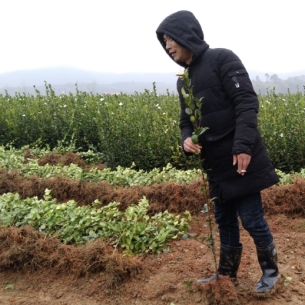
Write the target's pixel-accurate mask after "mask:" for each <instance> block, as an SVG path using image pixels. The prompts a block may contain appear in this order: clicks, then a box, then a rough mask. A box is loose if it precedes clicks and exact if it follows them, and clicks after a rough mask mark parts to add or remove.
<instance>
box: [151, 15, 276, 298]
mask: <svg viewBox="0 0 305 305" xmlns="http://www.w3.org/2000/svg"><path fill="white" fill-rule="evenodd" d="M156 33H157V38H158V40H159V41H160V43H161V45H162V46H163V48H164V50H165V51H166V53H167V54H168V55H169V56H170V58H171V59H173V60H174V61H175V62H176V63H177V64H179V65H180V66H182V67H184V68H188V73H189V77H190V79H191V81H192V85H193V94H194V96H195V97H197V98H202V97H203V99H202V108H201V114H202V121H201V126H202V127H208V130H207V131H205V132H204V133H203V134H202V135H201V136H200V137H199V143H198V144H194V143H193V142H192V139H191V136H192V132H193V131H194V129H193V125H192V123H191V121H190V117H189V115H188V114H187V113H186V112H185V108H186V107H187V106H186V104H185V101H184V98H183V95H182V93H181V88H182V86H183V81H182V80H181V79H180V78H179V79H178V81H177V89H178V93H179V98H180V104H181V113H180V125H179V126H180V129H181V135H182V145H183V150H184V151H185V153H186V154H192V153H195V152H200V153H201V157H202V159H203V160H204V161H203V166H204V169H205V170H206V171H207V175H208V179H209V186H210V187H209V188H210V196H211V198H214V197H216V199H215V202H214V203H215V204H214V214H215V220H216V223H217V224H218V228H219V233H220V243H221V245H220V260H219V266H218V272H219V274H221V275H228V276H230V277H231V278H232V279H235V278H236V275H237V270H238V267H239V264H240V260H241V255H242V244H241V243H240V231H239V223H238V216H239V217H240V219H241V222H242V225H243V227H244V228H245V229H246V230H247V231H248V232H249V234H250V235H251V237H252V238H253V240H254V243H255V245H256V248H257V255H258V262H259V264H260V267H261V269H262V273H263V275H262V277H261V279H260V280H259V281H258V282H257V284H256V286H255V288H254V292H255V293H256V294H258V295H260V296H266V295H267V294H269V293H270V292H274V291H275V288H276V284H277V283H278V282H279V279H280V274H279V271H278V266H277V252H276V247H275V243H274V240H273V236H272V234H271V232H270V229H269V226H268V224H267V222H266V221H265V219H264V212H263V207H262V200H261V196H260V191H261V190H263V189H265V188H268V187H270V186H272V185H274V184H276V183H277V182H278V181H279V179H278V177H277V175H276V173H275V171H274V168H273V166H272V164H271V162H270V159H269V157H268V155H267V153H266V150H265V147H264V145H263V143H262V140H261V136H260V133H259V131H258V129H257V112H258V108H259V102H258V98H257V95H256V93H255V92H254V90H253V87H252V83H251V81H250V79H249V75H248V73H247V71H246V69H245V67H244V65H243V64H242V62H241V61H240V59H239V58H238V57H237V56H236V55H235V54H234V53H233V52H232V51H230V50H227V49H221V48H218V49H211V48H209V45H208V44H207V43H206V42H205V41H204V35H203V32H202V29H201V26H200V24H199V22H198V20H197V19H196V18H195V16H194V15H193V14H192V13H191V12H189V11H178V12H176V13H173V14H171V15H170V16H168V17H167V18H165V19H164V20H163V21H162V23H161V24H160V25H159V27H158V29H157V31H156ZM215 278H216V276H215V275H213V276H212V277H211V278H207V279H199V280H198V281H199V282H200V283H206V282H208V281H210V280H213V279H215Z"/></svg>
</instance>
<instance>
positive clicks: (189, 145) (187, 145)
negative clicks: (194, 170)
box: [183, 137, 202, 153]
mask: <svg viewBox="0 0 305 305" xmlns="http://www.w3.org/2000/svg"><path fill="white" fill-rule="evenodd" d="M201 148H202V147H201V146H200V145H199V144H194V143H193V142H192V138H191V137H188V138H186V139H185V140H184V142H183V149H184V151H185V152H188V153H196V152H200V151H201Z"/></svg>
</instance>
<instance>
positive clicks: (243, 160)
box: [233, 153, 251, 176]
mask: <svg viewBox="0 0 305 305" xmlns="http://www.w3.org/2000/svg"><path fill="white" fill-rule="evenodd" d="M250 161H251V156H250V155H248V154H245V153H242V154H238V155H233V166H234V165H236V164H237V172H238V173H239V174H240V175H242V176H243V175H244V174H245V173H246V172H247V168H248V165H249V163H250Z"/></svg>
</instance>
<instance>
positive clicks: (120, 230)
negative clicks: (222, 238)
mask: <svg viewBox="0 0 305 305" xmlns="http://www.w3.org/2000/svg"><path fill="white" fill-rule="evenodd" d="M50 192H51V191H50V190H46V191H45V195H44V199H38V198H37V197H34V198H27V199H23V200H22V199H20V196H19V195H18V194H12V193H7V194H4V195H2V196H0V211H1V213H0V223H1V225H3V226H16V227H20V226H26V225H31V226H33V227H34V228H36V229H37V230H39V231H40V232H42V233H44V234H46V235H48V236H57V237H58V238H59V239H60V240H61V241H62V242H64V243H66V244H77V245H81V244H84V243H86V242H91V241H94V240H96V239H97V238H104V239H105V240H107V241H108V242H109V243H111V244H112V245H114V247H118V246H120V247H122V248H124V249H125V252H126V253H127V254H128V253H146V252H153V253H160V252H161V251H162V249H163V247H165V246H167V245H168V242H169V240H170V239H175V238H178V237H179V236H180V235H183V234H185V232H186V231H187V230H188V228H189V220H190V219H191V216H190V213H189V212H187V211H186V212H185V213H184V216H185V217H180V216H179V215H178V216H175V215H173V214H170V213H168V211H165V212H163V213H158V214H155V215H154V216H152V217H150V216H149V215H147V212H148V209H149V202H148V201H147V199H146V198H145V197H143V198H142V199H141V200H140V201H139V203H138V204H134V205H131V206H129V207H128V208H127V209H126V211H125V212H121V211H119V209H118V206H119V205H120V203H118V202H111V203H109V204H108V205H107V206H103V207H101V208H97V206H99V205H101V203H100V202H99V201H98V200H95V201H94V203H92V207H90V206H82V207H79V206H77V203H76V202H75V201H74V200H70V201H68V202H67V203H63V204H57V203H56V199H52V198H51V196H50Z"/></svg>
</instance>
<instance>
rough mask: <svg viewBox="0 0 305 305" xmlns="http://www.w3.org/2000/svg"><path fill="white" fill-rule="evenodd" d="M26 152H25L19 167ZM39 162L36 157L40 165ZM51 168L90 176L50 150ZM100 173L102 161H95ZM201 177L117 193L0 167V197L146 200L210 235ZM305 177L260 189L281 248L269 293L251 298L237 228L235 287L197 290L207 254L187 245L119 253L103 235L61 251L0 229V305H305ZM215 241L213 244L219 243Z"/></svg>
mask: <svg viewBox="0 0 305 305" xmlns="http://www.w3.org/2000/svg"><path fill="white" fill-rule="evenodd" d="M30 157H31V156H30V154H29V153H28V154H27V156H24V160H25V162H26V159H27V158H30ZM43 161H45V160H41V164H43V163H45V162H43ZM47 161H48V163H52V165H56V164H58V163H64V164H69V163H74V164H78V166H79V167H84V168H86V170H90V166H89V165H86V164H84V162H83V161H82V160H81V159H80V158H79V156H77V155H73V154H67V155H65V156H60V155H56V154H53V155H51V156H49V157H48V158H47ZM93 166H94V167H95V168H100V169H102V168H103V165H102V164H94V165H93ZM200 183H201V182H200V181H199V180H198V181H197V180H195V181H192V182H190V183H189V184H181V185H179V184H176V183H173V182H168V183H162V184H155V185H152V186H137V185H135V186H132V187H128V188H126V187H122V186H117V185H111V184H108V183H105V182H103V181H96V182H95V181H82V182H81V183H80V181H76V180H72V179H69V178H67V177H64V176H58V177H55V178H54V177H53V178H40V177H38V176H31V177H25V176H22V175H19V173H18V172H14V171H8V170H7V169H4V168H2V169H1V168H0V195H2V194H4V193H9V192H12V193H18V194H19V195H20V196H21V197H22V198H27V197H33V196H38V197H40V198H41V197H42V196H43V194H44V190H45V189H46V188H49V189H51V190H52V196H53V197H55V198H56V199H57V201H58V203H61V202H66V201H67V200H72V199H74V200H76V201H77V202H78V204H79V205H80V206H86V205H90V204H91V203H92V202H93V200H95V199H96V198H98V199H99V201H100V202H101V203H103V204H108V203H109V202H113V201H118V202H120V203H121V207H120V208H121V209H123V210H124V209H126V208H127V207H128V206H130V205H131V204H132V203H135V202H138V201H139V200H140V199H141V198H142V197H143V196H145V197H146V198H147V199H148V200H149V202H150V213H151V214H155V213H159V212H163V211H165V210H168V211H169V212H170V213H174V214H182V213H183V212H184V211H185V210H188V211H189V212H190V213H191V215H192V220H191V221H190V229H189V233H192V234H197V233H198V234H202V233H203V234H207V228H206V227H205V226H204V224H205V217H206V216H205V215H204V214H202V213H201V209H202V202H201V191H200ZM304 195H305V180H304V179H303V178H298V179H296V180H295V182H294V183H293V184H287V185H283V186H274V187H271V188H269V189H267V190H264V191H263V192H262V198H263V202H264V207H265V212H266V219H267V220H268V222H269V225H270V227H271V230H272V232H273V235H274V237H275V241H276V244H277V247H278V256H279V267H280V271H281V273H282V275H283V277H282V284H281V286H280V287H279V290H278V292H277V293H276V294H274V295H272V296H269V297H268V298H266V299H258V298H257V297H255V296H253V295H252V294H251V289H252V287H253V286H254V284H255V282H256V281H257V280H258V279H259V278H260V276H261V271H260V268H259V265H258V263H257V259H256V253H255V247H254V244H253V242H252V239H251V238H250V237H249V236H248V234H247V232H245V231H244V230H242V234H241V242H242V243H243V245H244V249H243V255H242V262H241V266H240V269H239V272H238V278H239V280H238V282H237V283H235V284H234V285H233V284H232V283H231V282H230V281H227V280H226V278H221V283H222V289H221V290H220V289H219V287H218V286H217V285H215V283H214V284H211V285H207V286H204V285H198V284H196V279H198V278H199V277H205V276H209V275H210V274H212V273H213V270H214V266H213V265H212V261H213V260H212V253H211V251H210V250H209V249H208V247H207V246H206V245H204V244H202V243H200V242H198V241H196V240H194V239H186V240H184V239H181V238H178V239H172V240H171V241H170V247H169V248H168V251H164V252H161V253H159V254H151V253H147V254H143V255H131V256H124V255H122V249H120V248H118V249H114V247H113V246H112V245H110V244H109V243H106V242H103V241H102V240H101V239H97V240H96V241H93V242H90V243H86V244H84V245H81V246H74V245H65V244H63V243H61V242H60V241H59V240H58V239H57V238H55V237H46V236H45V235H44V234H42V233H40V232H39V231H37V230H35V229H33V228H31V227H19V228H14V227H1V231H0V304H33V305H34V304H35V305H36V304H39V305H40V304H54V305H55V304H58V305H59V304H61V305H63V304H76V305H85V304H88V305H89V304H90V305H91V304H92V305H95V304H109V305H116V304H141V305H159V304H160V305H161V304H162V305H163V304H166V305H178V304H183V305H195V304H245V305H246V304H247V305H248V304H250V305H251V304H253V305H254V304H258V305H262V304H279V305H282V304H287V303H290V304H294V305H301V304H304V302H305V254H304V246H305V218H304V215H305V204H304V201H305V199H304V198H305V196H304ZM216 242H217V245H218V240H217V241H216Z"/></svg>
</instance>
